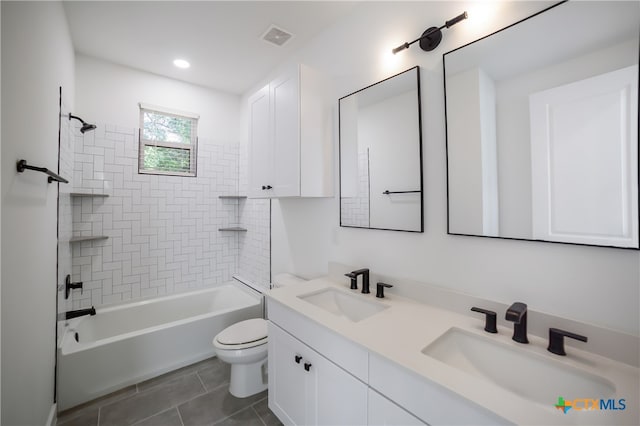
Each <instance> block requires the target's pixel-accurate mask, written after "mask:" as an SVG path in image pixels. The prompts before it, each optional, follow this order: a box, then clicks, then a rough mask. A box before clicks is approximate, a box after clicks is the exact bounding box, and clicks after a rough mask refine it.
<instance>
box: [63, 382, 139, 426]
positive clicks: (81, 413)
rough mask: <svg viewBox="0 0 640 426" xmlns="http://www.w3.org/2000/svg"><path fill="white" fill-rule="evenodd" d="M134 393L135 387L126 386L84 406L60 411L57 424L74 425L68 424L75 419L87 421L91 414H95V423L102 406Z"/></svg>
mask: <svg viewBox="0 0 640 426" xmlns="http://www.w3.org/2000/svg"><path fill="white" fill-rule="evenodd" d="M136 392H137V390H136V385H131V386H127V387H126V388H123V389H120V390H117V391H115V392H112V393H110V394H108V395H105V396H101V397H100V398H96V399H94V400H91V401H89V402H85V403H84V404H80V405H77V406H75V407H73V408H70V409H68V410H64V411H61V412H60V413H58V424H59V425H60V424H67V423H68V424H70V425H71V424H74V423H70V422H71V420H73V419H75V418H77V417H83V418H85V419H87V421H88V419H89V418H90V417H91V416H92V414H88V413H95V416H96V421H97V418H98V414H97V413H98V408H100V407H102V406H103V405H107V404H111V403H112V402H115V401H120V400H122V399H125V398H128V397H130V396H132V395H135V394H136ZM90 424H92V423H87V425H90Z"/></svg>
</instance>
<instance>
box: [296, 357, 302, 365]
mask: <svg viewBox="0 0 640 426" xmlns="http://www.w3.org/2000/svg"><path fill="white" fill-rule="evenodd" d="M295 358H296V364H300V360H302V357H301V356H300V355H296V357H295Z"/></svg>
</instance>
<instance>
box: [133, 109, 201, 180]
mask: <svg viewBox="0 0 640 426" xmlns="http://www.w3.org/2000/svg"><path fill="white" fill-rule="evenodd" d="M198 118H199V116H198V115H195V114H191V113H188V112H180V111H174V110H170V109H167V108H162V107H156V106H151V105H146V104H143V103H140V152H139V165H138V170H139V172H140V173H149V174H159V175H176V176H196V162H197V146H198V136H197V134H198Z"/></svg>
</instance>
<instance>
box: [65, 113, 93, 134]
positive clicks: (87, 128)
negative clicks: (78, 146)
mask: <svg viewBox="0 0 640 426" xmlns="http://www.w3.org/2000/svg"><path fill="white" fill-rule="evenodd" d="M72 118H74V119H76V120H78V121H79V122H81V123H82V127H81V128H80V133H82V134H84V132H89V131H91V130H93V129H95V128H96V125H95V124H89V123H86V122H85V121H84V120H83V119H82V118H80V117H77V116H75V115H73V114H69V120H71V119H72Z"/></svg>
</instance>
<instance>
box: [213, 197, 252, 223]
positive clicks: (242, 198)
mask: <svg viewBox="0 0 640 426" xmlns="http://www.w3.org/2000/svg"><path fill="white" fill-rule="evenodd" d="M218 198H220V199H222V200H238V204H237V206H238V208H240V201H243V200H245V199H246V198H247V196H246V195H218ZM236 217H239V212H238V211H236ZM218 231H223V232H247V228H243V227H241V226H226V227H222V228H218Z"/></svg>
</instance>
